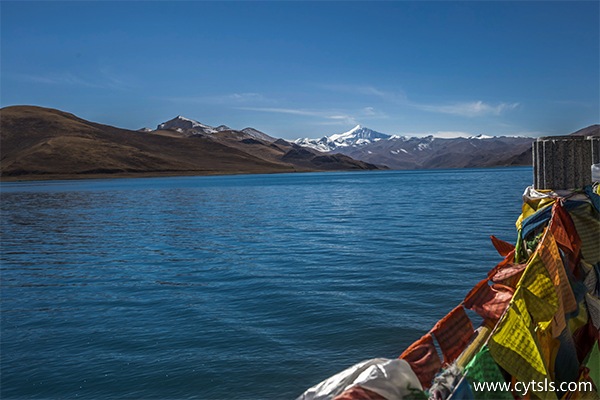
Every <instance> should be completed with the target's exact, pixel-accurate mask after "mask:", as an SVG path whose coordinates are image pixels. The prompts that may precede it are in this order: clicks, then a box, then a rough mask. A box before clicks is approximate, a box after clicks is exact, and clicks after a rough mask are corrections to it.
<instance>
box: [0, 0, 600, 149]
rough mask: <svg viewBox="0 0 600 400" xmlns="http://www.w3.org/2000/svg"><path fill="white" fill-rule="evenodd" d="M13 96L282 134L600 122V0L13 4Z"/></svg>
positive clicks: (6, 89) (5, 16) (134, 123)
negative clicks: (352, 129)
mask: <svg viewBox="0 0 600 400" xmlns="http://www.w3.org/2000/svg"><path fill="white" fill-rule="evenodd" d="M0 15H1V28H0V29H1V47H0V52H1V53H0V54H1V60H0V105H1V106H2V107H5V106H10V105H17V104H29V105H38V106H44V107H50V108H56V109H60V110H63V111H67V112H70V113H73V114H75V115H77V116H79V117H81V118H85V119H88V120H91V121H94V122H100V123H103V124H109V125H114V126H119V127H122V128H128V129H139V128H142V127H151V128H155V127H156V125H157V124H159V123H161V122H164V121H167V120H169V119H171V118H174V117H175V116H177V115H183V116H185V117H188V118H192V119H195V120H198V121H200V122H202V123H205V124H208V125H212V126H218V125H221V124H225V125H228V126H230V127H232V128H234V129H242V128H245V127H248V126H251V127H254V128H256V129H259V130H261V131H263V132H265V133H268V134H270V135H271V136H275V137H282V138H285V139H294V138H298V137H310V138H317V137H321V136H324V135H329V134H333V133H340V132H344V131H347V130H349V129H351V128H352V127H354V126H355V125H357V124H361V125H363V126H367V127H369V128H371V129H374V130H376V131H379V132H383V133H388V134H394V135H410V136H424V135H429V134H433V135H436V136H440V137H452V136H470V135H478V134H486V135H520V136H545V135H556V134H568V133H571V132H574V131H576V130H578V129H581V128H584V127H586V126H588V125H591V124H595V123H599V122H600V28H599V26H600V2H598V1H589V2H587V1H520V2H509V1H500V2H494V1H460V2H459V1H441V2H436V1H420V2H417V1H381V2H379V1H370V2H361V1H351V2H346V1H332V2H322V1H268V2H258V1H244V2H235V1H223V2H209V1H182V2H161V1H135V2H117V1H100V2H94V1H68V2H55V1H44V2H29V1H19V2H11V1H2V2H0Z"/></svg>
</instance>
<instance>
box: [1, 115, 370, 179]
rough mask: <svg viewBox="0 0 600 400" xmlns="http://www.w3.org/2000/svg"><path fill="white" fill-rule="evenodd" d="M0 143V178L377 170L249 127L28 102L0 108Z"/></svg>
mask: <svg viewBox="0 0 600 400" xmlns="http://www.w3.org/2000/svg"><path fill="white" fill-rule="evenodd" d="M0 148H1V161H0V173H1V178H2V179H3V180H15V179H59V178H61V179H62V178H84V177H106V176H161V175H210V174H238V173H274V172H297V171H328V170H365V169H378V167H377V166H375V165H372V164H369V163H365V162H362V161H356V160H353V159H352V158H350V157H348V156H345V155H341V154H324V153H321V152H318V151H316V150H312V149H306V148H304V147H301V146H299V145H296V144H293V143H289V142H287V141H285V140H282V139H275V138H272V137H270V136H268V135H266V134H264V133H262V132H259V131H258V130H256V129H252V128H246V129H243V130H241V131H237V130H233V129H230V128H229V127H227V126H224V125H221V126H219V127H216V128H213V127H210V126H208V125H204V124H201V123H199V122H197V121H194V120H190V119H187V118H184V117H181V116H178V117H176V118H174V119H172V120H170V121H167V122H165V123H163V124H160V125H159V126H158V127H157V129H156V130H149V129H143V130H140V131H132V130H127V129H121V128H116V127H113V126H108V125H103V124H99V123H95V122H90V121H86V120H84V119H82V118H79V117H77V116H75V115H73V114H69V113H66V112H63V111H59V110H55V109H49V108H42V107H35V106H11V107H5V108H3V109H1V110H0Z"/></svg>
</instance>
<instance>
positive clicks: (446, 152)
mask: <svg viewBox="0 0 600 400" xmlns="http://www.w3.org/2000/svg"><path fill="white" fill-rule="evenodd" d="M573 135H600V125H592V126H590V127H587V128H584V129H582V130H580V131H577V132H575V133H573ZM533 140H534V138H531V137H516V136H487V135H478V136H471V137H466V138H465V137H457V138H452V139H447V138H437V137H434V136H426V137H408V136H399V135H388V134H385V133H381V132H377V131H374V130H371V129H369V128H366V127H363V126H360V125H357V126H356V127H354V128H353V129H351V130H349V131H348V132H344V133H338V134H333V135H329V136H324V137H322V138H320V139H308V138H303V139H297V140H295V141H294V143H296V144H298V145H300V146H303V147H306V148H311V149H315V150H319V151H322V152H327V153H340V154H345V155H347V156H350V157H352V158H354V159H357V160H362V161H365V162H376V163H377V164H381V165H385V166H387V167H389V168H391V169H428V168H473V167H494V166H513V165H531V144H532V142H533Z"/></svg>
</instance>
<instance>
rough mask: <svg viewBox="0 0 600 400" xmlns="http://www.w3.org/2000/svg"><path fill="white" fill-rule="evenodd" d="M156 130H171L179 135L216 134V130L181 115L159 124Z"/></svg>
mask: <svg viewBox="0 0 600 400" xmlns="http://www.w3.org/2000/svg"><path fill="white" fill-rule="evenodd" d="M156 130H159V131H160V130H172V131H177V132H180V133H188V134H198V133H216V132H218V131H217V129H216V128H213V127H212V126H208V125H204V124H203V123H200V122H198V121H195V120H193V119H189V118H186V117H183V116H181V115H178V116H176V117H175V118H173V119H172V120H169V121H167V122H163V123H162V124H159V125H158V126H157V128H156Z"/></svg>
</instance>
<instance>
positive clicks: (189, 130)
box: [156, 115, 276, 142]
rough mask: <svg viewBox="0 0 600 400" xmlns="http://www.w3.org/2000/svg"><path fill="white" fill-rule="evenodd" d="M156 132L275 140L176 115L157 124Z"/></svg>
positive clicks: (244, 130) (266, 136) (243, 130)
mask: <svg viewBox="0 0 600 400" xmlns="http://www.w3.org/2000/svg"><path fill="white" fill-rule="evenodd" d="M156 130H158V131H162V130H170V131H176V132H179V133H181V134H184V135H186V136H193V135H203V134H204V135H214V134H216V133H220V132H231V133H234V134H235V133H237V134H239V135H241V136H242V137H243V136H246V137H249V138H253V139H258V140H263V141H265V142H274V141H275V140H276V139H275V138H273V137H271V136H269V135H267V134H266V133H263V132H261V131H259V130H257V129H254V128H244V129H242V130H241V131H238V130H235V129H232V128H230V127H228V126H227V125H219V126H217V127H212V126H210V125H206V124H203V123H201V122H198V121H196V120H193V119H190V118H186V117H183V116H181V115H178V116H177V117H175V118H173V119H171V120H169V121H167V122H163V123H162V124H159V125H158V126H157V128H156Z"/></svg>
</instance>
